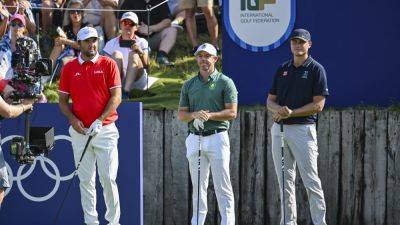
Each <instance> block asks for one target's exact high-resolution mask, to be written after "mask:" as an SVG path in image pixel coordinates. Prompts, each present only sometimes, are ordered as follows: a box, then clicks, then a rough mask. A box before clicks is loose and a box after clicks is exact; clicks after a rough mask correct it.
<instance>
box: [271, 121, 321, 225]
mask: <svg viewBox="0 0 400 225" xmlns="http://www.w3.org/2000/svg"><path fill="white" fill-rule="evenodd" d="M283 133H284V143H285V145H284V162H285V174H284V177H285V181H284V182H285V192H284V193H285V196H284V199H285V204H284V206H283V205H282V201H281V210H283V207H285V210H286V211H285V214H286V216H285V217H286V224H284V225H296V224H297V222H296V220H297V211H296V193H295V179H296V164H297V166H298V169H299V172H300V176H301V179H302V180H303V183H304V186H305V188H306V190H307V195H308V200H309V203H310V212H311V218H312V221H313V223H314V224H315V225H326V222H325V214H326V205H325V199H324V193H323V191H322V186H321V180H320V179H319V177H318V168H317V158H318V146H317V132H316V129H315V124H296V125H284V126H283ZM271 136H272V157H273V160H274V164H275V172H276V174H277V177H278V181H279V186H280V196H281V199H282V152H281V149H282V148H281V132H280V125H279V124H277V123H274V124H273V125H272V128H271ZM283 223H284V222H283V213H282V217H281V223H280V224H283Z"/></svg>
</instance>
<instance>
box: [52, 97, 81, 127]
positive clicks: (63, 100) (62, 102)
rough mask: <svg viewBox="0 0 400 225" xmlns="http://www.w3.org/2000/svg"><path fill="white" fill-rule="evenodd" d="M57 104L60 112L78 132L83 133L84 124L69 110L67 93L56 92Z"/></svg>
mask: <svg viewBox="0 0 400 225" xmlns="http://www.w3.org/2000/svg"><path fill="white" fill-rule="evenodd" d="M58 96H59V97H58V98H59V102H58V106H59V107H60V110H61V112H62V113H63V114H64V115H65V116H66V117H67V119H68V121H69V123H70V124H71V126H72V127H73V128H74V129H75V130H76V132H78V133H80V134H85V126H84V125H83V123H82V121H80V120H79V119H78V118H77V117H76V116H75V115H74V114H73V113H72V111H71V108H70V105H69V103H68V100H69V94H66V93H62V92H58Z"/></svg>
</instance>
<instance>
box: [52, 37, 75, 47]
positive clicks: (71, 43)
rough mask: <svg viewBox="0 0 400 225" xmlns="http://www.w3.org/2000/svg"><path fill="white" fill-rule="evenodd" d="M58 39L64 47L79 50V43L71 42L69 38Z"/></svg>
mask: <svg viewBox="0 0 400 225" xmlns="http://www.w3.org/2000/svg"><path fill="white" fill-rule="evenodd" d="M56 39H58V41H60V42H61V43H63V44H64V45H68V46H71V47H72V48H74V49H79V44H78V42H77V41H74V40H71V39H68V38H62V37H59V38H56ZM56 41H57V40H56Z"/></svg>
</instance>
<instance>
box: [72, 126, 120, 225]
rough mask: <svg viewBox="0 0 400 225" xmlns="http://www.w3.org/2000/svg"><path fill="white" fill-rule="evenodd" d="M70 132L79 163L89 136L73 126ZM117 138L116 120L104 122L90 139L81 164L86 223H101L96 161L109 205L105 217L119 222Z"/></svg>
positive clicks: (80, 171) (79, 172)
mask: <svg viewBox="0 0 400 225" xmlns="http://www.w3.org/2000/svg"><path fill="white" fill-rule="evenodd" d="M69 134H70V136H71V138H72V148H73V151H74V159H75V165H76V166H77V164H78V162H79V159H80V158H81V155H82V152H83V150H84V148H85V144H86V142H87V140H88V137H89V136H87V135H82V134H79V133H78V132H76V131H75V130H74V129H73V128H72V126H70V128H69ZM118 138H119V133H118V129H117V127H116V126H115V124H114V123H111V124H109V125H106V126H104V127H103V128H102V129H101V131H100V133H98V134H97V135H96V136H94V137H93V138H92V140H91V141H90V144H89V146H88V148H87V150H86V153H85V155H84V156H83V159H82V162H81V165H80V167H79V170H78V176H79V180H80V184H79V187H80V191H81V203H82V208H83V213H84V218H85V223H86V224H88V225H95V224H96V225H97V224H99V220H98V214H97V211H96V163H97V170H98V172H99V178H100V183H101V185H102V186H103V195H104V201H105V204H106V207H107V211H106V214H105V219H106V220H107V221H108V222H109V223H108V224H109V225H119V218H120V202H119V194H118V187H117V183H116V178H117V171H118V149H117V145H118Z"/></svg>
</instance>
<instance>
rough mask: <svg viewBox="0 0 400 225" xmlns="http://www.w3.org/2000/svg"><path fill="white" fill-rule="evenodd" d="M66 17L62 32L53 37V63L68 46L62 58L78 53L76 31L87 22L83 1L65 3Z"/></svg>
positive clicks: (73, 0)
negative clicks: (85, 20)
mask: <svg viewBox="0 0 400 225" xmlns="http://www.w3.org/2000/svg"><path fill="white" fill-rule="evenodd" d="M67 9H69V10H67V11H66V14H68V16H67V17H66V18H67V19H66V21H67V25H65V26H64V27H63V29H62V31H63V32H61V33H59V34H58V37H57V38H55V39H54V48H53V50H52V51H51V54H50V59H51V60H52V63H53V68H54V65H55V63H56V61H57V58H58V57H59V56H60V54H61V53H62V52H63V51H64V50H65V49H66V47H69V48H68V50H69V52H66V54H64V55H65V56H64V58H66V59H69V60H70V59H72V57H77V56H78V55H79V44H78V41H77V37H76V35H77V33H78V31H79V30H80V29H81V28H82V27H86V26H88V25H89V24H88V23H86V22H84V13H83V11H82V9H83V3H82V1H81V0H71V1H69V2H68V5H67Z"/></svg>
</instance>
